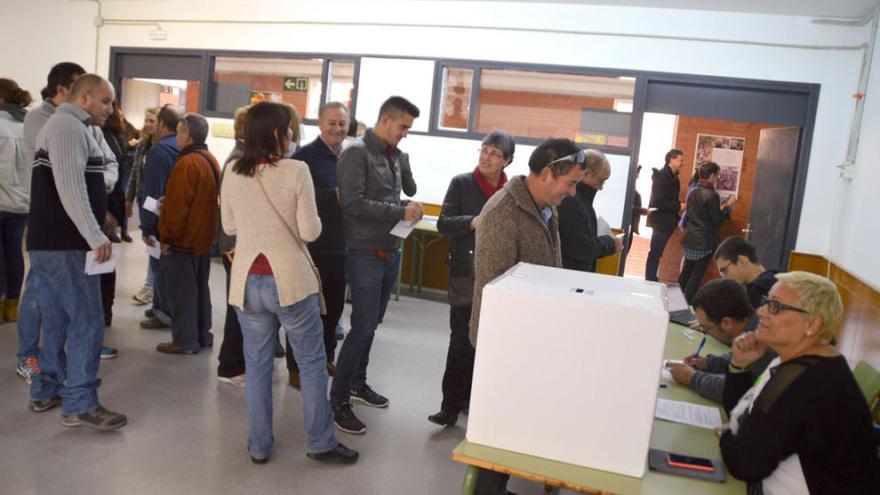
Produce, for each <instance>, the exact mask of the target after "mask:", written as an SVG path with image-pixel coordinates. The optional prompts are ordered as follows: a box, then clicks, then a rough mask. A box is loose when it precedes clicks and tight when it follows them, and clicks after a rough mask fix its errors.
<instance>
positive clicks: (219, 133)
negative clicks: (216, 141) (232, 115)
mask: <svg viewBox="0 0 880 495" xmlns="http://www.w3.org/2000/svg"><path fill="white" fill-rule="evenodd" d="M211 135H212V136H214V137H218V138H229V139H233V138H235V127H234V126H233V125H232V124H221V123H219V122H215V123H214V124H213V125H211Z"/></svg>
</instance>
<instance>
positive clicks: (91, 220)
mask: <svg viewBox="0 0 880 495" xmlns="http://www.w3.org/2000/svg"><path fill="white" fill-rule="evenodd" d="M113 99H114V91H113V87H112V86H110V83H108V82H107V81H106V80H104V79H102V78H101V77H100V76H96V75H94V74H86V75H83V76H82V77H80V78H79V80H77V82H76V83H74V85H73V87H72V88H71V90H70V97H69V99H68V102H67V103H64V104H63V105H61V106H59V107H58V109H57V110H56V111H55V114H54V115H53V116H52V117H51V118H50V119H49V121H48V122H46V125H45V126H43V129H42V130H41V131H40V133H39V135H38V136H37V141H36V145H37V146H36V148H37V151H36V153H35V160H34V168H33V175H32V179H31V192H32V196H31V197H32V198H33V200H32V201H31V209H30V229H29V230H28V234H27V242H28V249H29V251H30V260H31V277H32V279H33V280H34V290H35V291H36V297H37V301H38V304H39V307H40V310H41V314H42V318H43V346H42V349H41V350H40V357H39V362H40V372H39V373H37V374H36V375H35V376H34V377H33V382H32V384H31V401H30V404H29V408H30V410H31V411H34V412H44V411H48V410H49V409H52V408H54V407H56V406H58V405H61V406H62V407H61V424H62V425H64V426H67V427H79V426H86V427H89V428H92V429H96V430H101V431H104V430H115V429H118V428H121V427H123V426H125V425H126V423H127V419H126V417H125V416H124V415H122V414H119V413H114V412H111V411H108V410H107V409H105V408H104V407H102V406H101V405H100V404H99V403H98V393H97V389H98V387H99V386H100V385H101V380H100V379H98V376H97V375H98V366H99V363H100V357H99V352H100V348H101V343H102V341H103V338H104V318H103V308H102V305H101V284H100V278H99V276H97V275H87V274H86V273H85V265H86V258H87V255H91V256H94V258H95V261H97V262H103V261H107V260H108V259H110V255H111V247H110V241H109V240H108V239H107V236H105V235H104V233H103V232H102V230H101V223H100V221H101V220H103V219H104V217H105V215H106V207H107V190H106V188H105V187H106V186H105V182H104V152H103V150H102V148H101V146H100V145H99V143H98V142H97V141H96V140H95V138H94V136H93V135H92V134H91V132H90V129H89V125H91V124H94V125H98V126H100V125H103V124H104V121H105V120H106V119H107V116H108V115H110V112H112V103H113ZM29 280H30V279H29Z"/></svg>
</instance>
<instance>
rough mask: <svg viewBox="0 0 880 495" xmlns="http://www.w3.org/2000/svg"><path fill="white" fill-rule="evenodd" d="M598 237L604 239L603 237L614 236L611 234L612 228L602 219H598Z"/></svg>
mask: <svg viewBox="0 0 880 495" xmlns="http://www.w3.org/2000/svg"><path fill="white" fill-rule="evenodd" d="M596 235H597V236H598V237H602V236H603V235H614V234H612V233H611V226H610V225H608V222H607V221H606V220H605V219H604V218H602V217H599V218H597V219H596Z"/></svg>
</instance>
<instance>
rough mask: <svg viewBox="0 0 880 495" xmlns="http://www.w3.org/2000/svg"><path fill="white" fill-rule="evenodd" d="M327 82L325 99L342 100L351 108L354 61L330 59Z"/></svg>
mask: <svg viewBox="0 0 880 495" xmlns="http://www.w3.org/2000/svg"><path fill="white" fill-rule="evenodd" d="M328 84H329V86H330V89H329V91H327V101H338V102H342V103H344V104H345V106H347V107H348V109H349V110H351V102H352V99H353V98H354V62H347V61H336V60H331V61H330V76H329V80H328Z"/></svg>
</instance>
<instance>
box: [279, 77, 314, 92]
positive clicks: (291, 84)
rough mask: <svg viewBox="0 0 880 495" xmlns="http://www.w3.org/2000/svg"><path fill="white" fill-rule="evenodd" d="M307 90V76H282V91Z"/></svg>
mask: <svg viewBox="0 0 880 495" xmlns="http://www.w3.org/2000/svg"><path fill="white" fill-rule="evenodd" d="M308 90H309V78H308V77H290V76H284V91H293V92H295V93H305V92H307V91H308Z"/></svg>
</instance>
